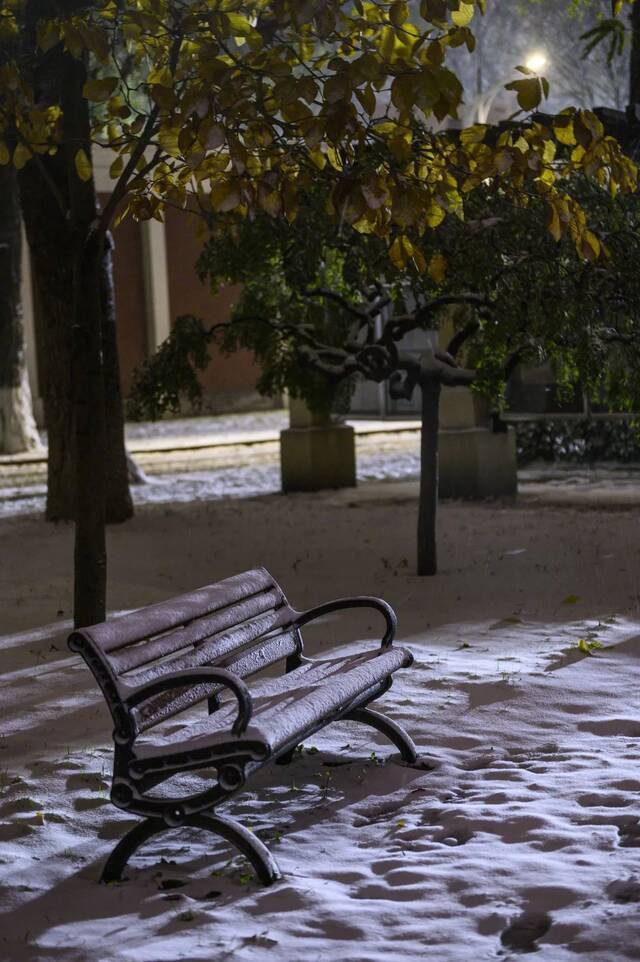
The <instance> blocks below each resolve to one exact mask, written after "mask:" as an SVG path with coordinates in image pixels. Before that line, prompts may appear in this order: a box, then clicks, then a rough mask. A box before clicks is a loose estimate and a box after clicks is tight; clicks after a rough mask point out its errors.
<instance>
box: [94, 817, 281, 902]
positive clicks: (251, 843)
mask: <svg viewBox="0 0 640 962" xmlns="http://www.w3.org/2000/svg"><path fill="white" fill-rule="evenodd" d="M182 825H184V826H186V827H190V828H202V829H205V830H206V831H208V832H213V833H214V834H215V835H220V836H221V838H224V839H225V840H226V841H227V842H229V843H230V844H231V845H234V846H235V847H236V848H237V849H239V851H240V852H242V854H243V855H244V856H245V857H246V858H247V859H248V860H249V861H250V862H251V864H252V865H253V868H254V870H255V873H256V875H257V876H258V878H259V879H260V881H261V882H262V883H263V884H264V885H271V883H272V882H276V881H277V880H278V879H280V878H282V874H281V872H280V869H279V868H278V865H277V863H276V861H275V859H274V857H273V855H272V854H271V852H270V851H269V849H268V848H267V846H266V845H264V844H263V843H262V842H261V841H260V839H259V838H257V836H256V835H254V834H253V832H250V831H249V829H247V828H245V827H244V825H241V824H240V822H236V820H235V819H233V818H229V816H228V815H209V814H204V813H203V814H200V815H190V816H189V817H188V818H186V819H185V820H184V822H183V823H182ZM182 825H181V826H180V828H182ZM167 831H171V826H169V825H167V824H166V822H165V821H164V820H163V819H161V818H147V819H145V821H144V822H141V823H140V824H139V825H136V826H135V828H132V829H131V831H130V832H127V834H126V835H125V836H124V838H122V839H120V841H119V842H118V844H117V845H116V847H115V848H114V850H113V852H112V853H111V855H110V856H109V858H108V859H107V863H106V865H105V867H104V869H103V871H102V876H101V877H100V881H101V882H120V881H121V880H122V873H123V871H124V869H125V866H126V865H127V862H128V861H129V859H130V858H131V857H132V855H134V854H135V852H136V851H137V850H138V849H139V848H140V846H141V845H142V844H143V843H144V842H146V841H147V840H148V839H150V838H152V837H153V836H154V835H159V834H160V833H162V832H167Z"/></svg>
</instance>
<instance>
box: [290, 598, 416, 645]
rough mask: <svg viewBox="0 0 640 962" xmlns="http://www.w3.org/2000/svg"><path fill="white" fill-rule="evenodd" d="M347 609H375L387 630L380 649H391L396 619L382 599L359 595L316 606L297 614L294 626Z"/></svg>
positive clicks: (396, 624)
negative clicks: (382, 618) (384, 622)
mask: <svg viewBox="0 0 640 962" xmlns="http://www.w3.org/2000/svg"><path fill="white" fill-rule="evenodd" d="M347 608H375V609H376V610H377V611H379V612H380V613H381V614H382V615H383V616H384V620H385V621H386V624H387V630H386V631H385V633H384V636H383V638H382V645H381V647H382V648H391V644H392V642H393V639H394V636H395V633H396V628H397V627H398V619H397V618H396V613H395V611H394V610H393V608H392V607H391V605H388V604H387V602H386V601H383V600H382V598H373V597H369V596H368V595H360V596H358V597H357V598H338V599H337V600H336V601H327V602H326V603H325V604H324V605H318V606H317V607H316V608H310V609H309V610H308V611H303V612H300V613H298V614H297V617H296V620H295V622H294V626H295V627H296V628H302V626H303V625H306V624H308V623H309V622H310V621H315V619H316V618H321V617H322V615H328V614H329V613H330V612H332V611H340V610H343V609H347Z"/></svg>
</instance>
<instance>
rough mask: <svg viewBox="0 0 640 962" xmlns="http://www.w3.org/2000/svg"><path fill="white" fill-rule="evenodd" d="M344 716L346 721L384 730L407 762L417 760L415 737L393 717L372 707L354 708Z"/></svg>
mask: <svg viewBox="0 0 640 962" xmlns="http://www.w3.org/2000/svg"><path fill="white" fill-rule="evenodd" d="M342 717H343V719H344V720H346V721H356V722H362V724H363V725H370V726H371V728H375V729H376V731H379V732H382V734H383V735H386V736H387V738H388V739H389V741H390V742H393V744H394V745H395V746H396V748H397V749H398V751H399V752H400V755H401V756H402V758H403V760H404V761H405V762H408V763H409V764H410V765H413V764H415V762H417V760H418V750H417V748H416V746H415V745H414V743H413V739H412V738H411V736H410V735H409V734H408V732H406V731H405V730H404V728H402V726H401V725H398V723H397V722H394V721H392V720H391V718H387V716H386V715H382V714H381V713H380V712H379V711H373V710H372V709H371V708H354V710H353V711H350V712H349V713H348V714H347V715H343V716H342Z"/></svg>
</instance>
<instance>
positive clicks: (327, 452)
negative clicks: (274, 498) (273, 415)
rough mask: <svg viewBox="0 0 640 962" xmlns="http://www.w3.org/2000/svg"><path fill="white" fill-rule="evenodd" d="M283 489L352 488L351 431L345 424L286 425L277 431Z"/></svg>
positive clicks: (353, 444) (353, 465)
mask: <svg viewBox="0 0 640 962" xmlns="http://www.w3.org/2000/svg"><path fill="white" fill-rule="evenodd" d="M280 464H281V467H282V490H283V491H320V490H322V489H323V488H352V487H354V486H355V483H356V443H355V433H354V430H353V428H352V427H350V426H349V425H348V424H329V425H324V426H322V427H305V428H287V429H286V430H284V431H281V432H280Z"/></svg>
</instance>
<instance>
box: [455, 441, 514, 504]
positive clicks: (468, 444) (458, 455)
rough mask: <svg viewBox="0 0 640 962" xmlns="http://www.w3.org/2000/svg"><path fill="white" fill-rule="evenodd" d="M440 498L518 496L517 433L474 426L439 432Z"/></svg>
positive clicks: (480, 498) (479, 498) (474, 498)
mask: <svg viewBox="0 0 640 962" xmlns="http://www.w3.org/2000/svg"><path fill="white" fill-rule="evenodd" d="M439 446H440V459H439V460H440V473H439V475H440V476H439V482H440V483H439V496H440V498H464V499H467V500H482V499H483V498H500V497H510V496H513V495H515V494H517V491H518V475H517V465H516V434H515V431H514V429H513V428H509V430H508V431H505V432H502V433H494V432H492V431H490V430H489V429H488V428H482V427H473V428H464V429H457V430H456V429H449V430H441V431H440V432H439Z"/></svg>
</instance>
